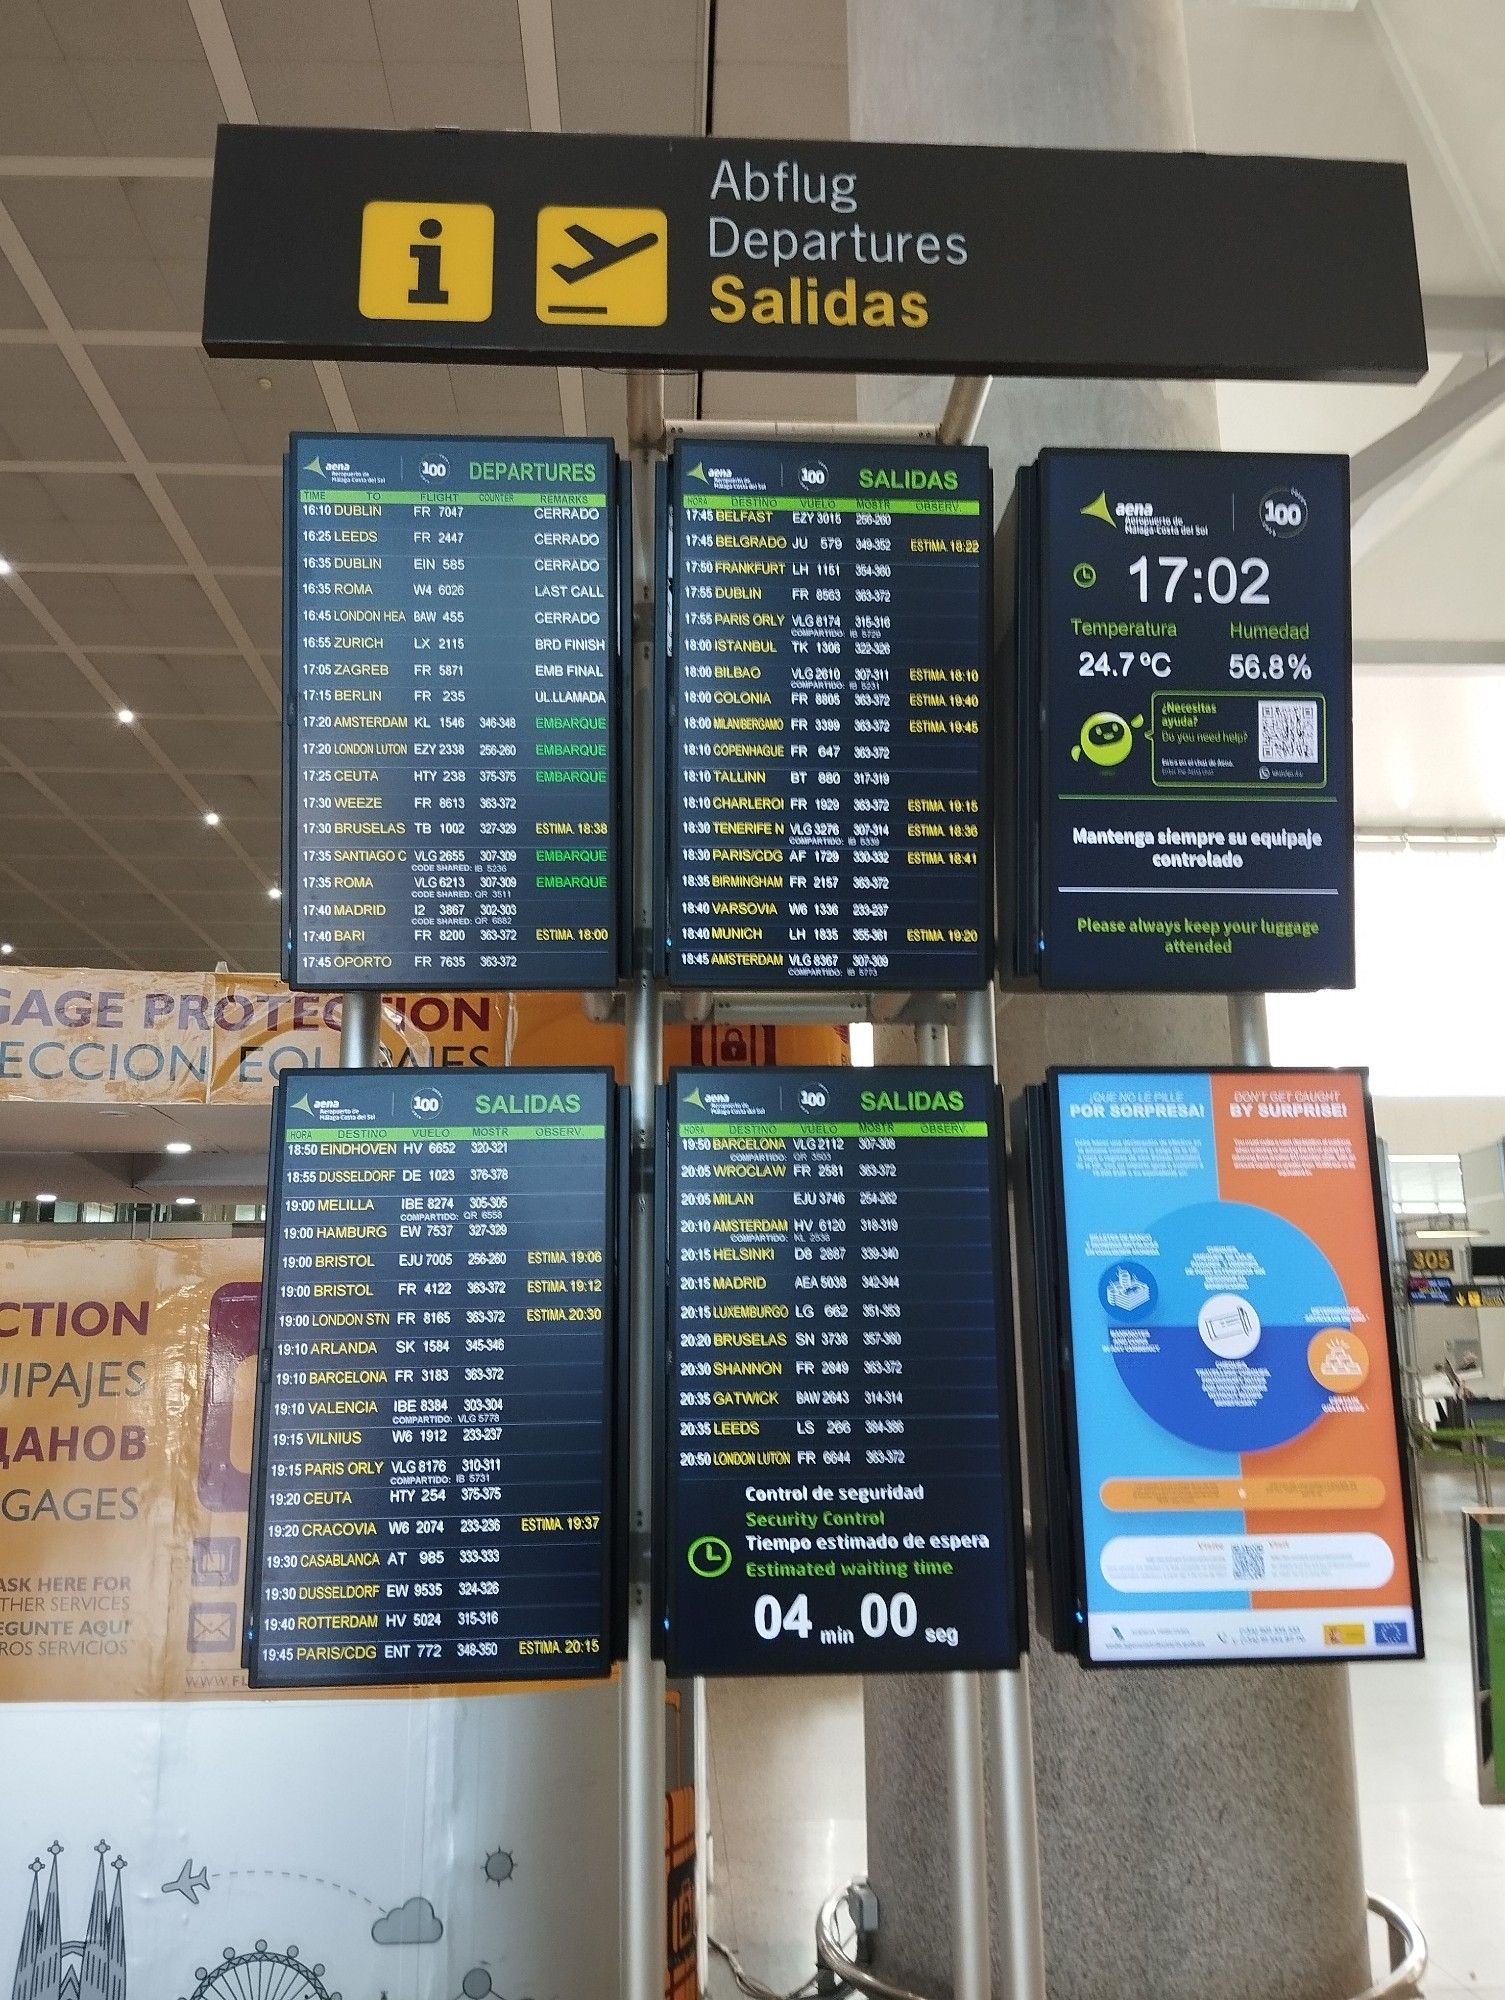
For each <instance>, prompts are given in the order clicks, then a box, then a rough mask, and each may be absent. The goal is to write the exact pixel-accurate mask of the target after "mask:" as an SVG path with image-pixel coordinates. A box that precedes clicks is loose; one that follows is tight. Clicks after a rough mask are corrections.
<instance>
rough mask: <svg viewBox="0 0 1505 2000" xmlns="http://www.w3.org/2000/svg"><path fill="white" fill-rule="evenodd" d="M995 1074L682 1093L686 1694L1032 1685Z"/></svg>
mask: <svg viewBox="0 0 1505 2000" xmlns="http://www.w3.org/2000/svg"><path fill="white" fill-rule="evenodd" d="M996 1100H997V1093H996V1088H995V1085H994V1082H993V1078H992V1075H991V1073H990V1072H988V1071H986V1070H982V1069H945V1070H935V1069H878V1070H866V1069H864V1070H852V1069H807V1070H801V1069H788V1070H752V1071H743V1072H728V1071H726V1070H724V1069H721V1070H691V1069H683V1070H676V1071H674V1072H673V1074H672V1076H671V1079H670V1083H669V1086H668V1092H667V1103H666V1106H665V1115H666V1119H667V1126H668V1131H667V1150H666V1151H665V1153H664V1158H665V1159H666V1161H667V1162H668V1174H667V1183H668V1190H669V1192H668V1194H667V1196H666V1199H665V1206H664V1210H663V1215H664V1228H665V1232H666V1237H665V1242H664V1245H663V1251H664V1267H665V1272H666V1286H667V1289H666V1307H665V1316H664V1325H665V1357H664V1360H665V1367H664V1376H663V1379H664V1383H665V1390H664V1395H665V1404H664V1410H663V1419H662V1425H661V1431H662V1435H661V1453H660V1457H661V1462H662V1464H663V1465H664V1468H665V1477H666V1482H667V1506H666V1509H665V1515H666V1520H665V1526H664V1544H663V1550H662V1555H661V1563H660V1576H661V1598H662V1603H661V1607H660V1608H661V1612H662V1615H663V1618H664V1622H665V1628H666V1657H667V1661H668V1665H669V1670H670V1671H671V1673H682V1674H785V1673H789V1674H808V1673H825V1672H829V1673H911V1672H913V1673H918V1672H935V1671H938V1670H949V1669H962V1668H965V1669H980V1668H989V1667H1003V1666H1007V1665H1011V1664H1014V1663H1015V1662H1016V1661H1017V1658H1018V1648H1019V1644H1020V1636H1019V1635H1020V1614H1019V1579H1020V1576H1021V1573H1022V1570H1021V1563H1020V1558H1019V1553H1018V1545H1017V1535H1018V1523H1019V1502H1018V1498H1017V1441H1016V1434H1015V1422H1014V1407H1015V1406H1014V1386H1013V1385H1014V1374H1013V1361H1012V1353H1011V1341H1010V1337H1009V1332H1008V1321H1007V1316H1006V1308H1005V1305H1004V1297H1005V1288H1006V1269H1005V1261H1006V1251H1005V1248H1004V1245H1005V1243H1006V1240H1007V1239H1006V1235H1005V1227H1004V1221H1003V1210H1002V1206H1001V1194H1000V1147H1001V1141H1000V1137H999V1130H998V1122H997V1114H996V1109H995V1107H996Z"/></svg>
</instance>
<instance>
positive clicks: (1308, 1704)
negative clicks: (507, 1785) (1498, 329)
mask: <svg viewBox="0 0 1505 2000" xmlns="http://www.w3.org/2000/svg"><path fill="white" fill-rule="evenodd" d="M848 41H849V55H850V79H851V130H852V136H853V137H854V138H859V139H890V140H916V141H919V140H936V141H952V142H965V141H974V142H980V143H992V144H1005V145H1007V144H1023V145H1087V146H1123V147H1146V148H1149V147H1158V148H1167V149H1170V148H1182V147H1189V146H1190V145H1192V144H1193V135H1192V127H1191V110H1190V95H1189V89H1188V79H1187V66H1186V47H1185V38H1184V27H1183V21H1182V13H1181V5H1180V0H924V4H923V5H916V4H915V0H856V4H854V5H852V6H850V7H849V9H848ZM935 195H936V197H937V199H938V200H940V201H941V202H942V206H944V189H941V188H937V189H936V190H935ZM938 226H943V225H939V224H938ZM1252 226H1257V221H1256V222H1255V223H1254V224H1253V225H1252ZM1123 250H1124V256H1125V257H1126V258H1132V256H1133V254H1134V246H1133V244H1132V242H1126V243H1125V244H1124V246H1123ZM1071 254H1072V250H1071V244H1070V242H1069V241H1063V242H1062V244H1061V247H1060V255H1061V258H1062V260H1063V263H1065V262H1067V261H1068V260H1069V259H1070V257H1071ZM1039 282H1040V283H1041V284H1049V283H1050V282H1051V273H1050V272H1049V271H1048V270H1045V271H1041V272H1040V273H1039ZM1000 310H1002V311H1004V312H1006V311H1007V310H1008V305H1007V301H1006V300H1005V301H1003V302H1002V304H1001V307H1000ZM943 398H944V388H943V385H941V384H939V383H933V382H932V383H926V382H919V381H915V380H906V379H904V378H876V379H870V380H864V382H863V383H862V384H861V387H860V396H859V408H860V411H861V414H862V415H863V416H865V417H871V418H879V417H883V418H905V419H910V420H921V419H923V418H926V417H933V416H934V415H935V413H936V412H937V411H939V409H940V408H941V404H942V401H943ZM980 441H981V442H983V443H985V444H986V445H987V446H988V447H989V449H990V451H991V453H992V457H993V472H994V478H995V480H996V482H997V487H998V498H999V503H1000V506H1001V505H1002V503H1003V502H1004V501H1005V500H1006V499H1007V497H1008V493H1009V489H1010V484H1011V480H1012V475H1013V470H1014V468H1015V467H1016V466H1018V465H1020V464H1023V463H1024V462H1025V461H1027V460H1029V459H1032V458H1033V457H1034V456H1035V453H1036V452H1037V451H1038V450H1039V448H1040V447H1041V446H1042V445H1045V444H1058V445H1065V444H1101V445H1143V446H1148V447H1167V446H1177V445H1181V446H1216V444H1217V442H1218V432H1217V412H1216V404H1215V401H1214V398H1213V393H1212V391H1211V389H1210V388H1208V387H1206V386H1202V385H1193V384H1184V383H1165V384H1158V383H1112V382H1106V383H1105V382H1046V381H1027V382H1010V381H1000V382H998V383H997V384H995V386H994V390H993V395H992V398H991V400H990V401H989V404H988V406H987V409H986V411H985V413H984V418H983V425H982V430H981V432H980ZM998 1039H999V1050H1000V1065H1001V1069H1002V1075H1003V1082H1004V1085H1005V1088H1006V1090H1007V1091H1008V1092H1009V1094H1010V1095H1011V1096H1012V1095H1013V1094H1014V1093H1016V1092H1017V1091H1018V1090H1019V1088H1020V1087H1021V1086H1023V1085H1024V1084H1026V1083H1029V1082H1033V1081H1036V1080H1038V1079H1039V1078H1040V1077H1041V1076H1043V1074H1044V1072H1045V1069H1046V1066H1047V1064H1049V1063H1052V1062H1059V1063H1074V1062H1080V1063H1094V1062H1101V1063H1118V1062H1122V1063H1126V1064H1132V1063H1178V1062H1184V1063H1199V1062H1226V1061H1227V1060H1228V1059H1229V1056H1230V1040H1229V1022H1228V1010H1227V1006H1226V1004H1225V1003H1224V1002H1223V1001H1222V1000H1220V999H1186V1000H1169V999H1163V998H1148V999H1147V998H1139V997H1135V996H1126V997H1114V996H1110V995H1105V996H1102V997H1060V998H1050V999H1043V998H1039V997H1036V996H1028V995H1013V996H1005V997H1004V998H1003V999H1002V1001H1001V1002H1000V1005H999V1011H998ZM1031 1683H1032V1690H1033V1695H1034V1727H1035V1766H1036V1784H1037V1788H1038V1793H1039V1805H1040V1815H1041V1840H1042V1865H1043V1876H1044V1896H1045V1920H1046V1933H1047V1940H1046V1957H1047V1968H1048V1974H1049V1986H1050V1993H1051V2000H1124V1996H1135V2000H1141V1996H1143V2000H1149V1996H1151V1995H1153V1996H1154V1997H1155V2000H1343V1996H1345V1995H1348V1994H1354V1993H1357V1992H1359V1991H1360V1990H1361V1989H1362V1988H1363V1987H1364V1986H1366V1985H1367V1984H1368V1980H1369V1972H1368V1954H1367V1949H1366V1943H1365V1919H1364V1894H1363V1877H1362V1872H1361V1863H1360V1855H1359V1841H1358V1824H1357V1815H1356V1808H1355V1800H1354V1770H1353V1744H1352V1733H1351V1728H1350V1721H1349V1708H1348V1684H1347V1672H1346V1669H1344V1668H1342V1667H1336V1666H1335V1667H1320V1666H1308V1667H1260V1668H1206V1669H1196V1668H1188V1669H1183V1670H1181V1671H1179V1672H1162V1671H1142V1670H1135V1671H1132V1672H1129V1671H1120V1672H1117V1673H1114V1672H1097V1673H1092V1674H1088V1673H1086V1672H1084V1671H1083V1670H1082V1669H1080V1668H1079V1667H1078V1666H1076V1664H1075V1663H1074V1662H1073V1661H1070V1660H1061V1659H1058V1658H1056V1657H1055V1656H1054V1655H1052V1654H1050V1653H1048V1652H1046V1651H1045V1650H1044V1649H1043V1648H1039V1649H1037V1650H1036V1651H1035V1653H1034V1655H1033V1658H1032V1661H1031ZM865 1692H866V1702H867V1797H868V1862H869V1873H870V1875H871V1878H872V1881H873V1884H874V1886H875V1888H876V1889H877V1891H878V1894H879V1897H880V1900H881V1905H882V1930H881V1943H880V1953H879V1961H878V1969H879V1971H880V1972H881V1974H882V1975H883V1976H884V1977H885V1978H888V1979H890V1980H893V1981H896V1982H898V1983H900V1984H902V1985H905V1986H909V1987H912V1988H915V1989H917V1990H918V1991H919V1992H922V1993H924V1994H926V1995H934V1996H944V1995H949V1993H950V1983H949V1982H950V1964H951V1955H950V1949H949V1945H948V1942H947V1926H948V1922H949V1896H948V1885H947V1881H946V1874H945V1868H946V1783H945V1767H944V1750H945V1737H944V1718H943V1715H942V1710H941V1698H940V1684H939V1682H938V1681H932V1680H928V1679H916V1680H909V1679H892V1680H883V1681H878V1680H870V1681H868V1682H867V1684H866V1691H865ZM995 1878H996V1871H995ZM1001 1962H1002V1961H1001V1959H1000V1955H999V1951H998V1937H997V1915H996V1909H995V1936H994V1965H995V1972H994V1981H995V1991H996V1992H997V1993H998V1994H999V1996H1000V2000H1006V1988H1005V1986H1004V1984H1003V1982H1002V1979H1001V1976H1000V1974H999V1971H998V1967H999V1965H1000V1964H1001Z"/></svg>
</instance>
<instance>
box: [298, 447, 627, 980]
mask: <svg viewBox="0 0 1505 2000" xmlns="http://www.w3.org/2000/svg"><path fill="white" fill-rule="evenodd" d="M340 437H341V434H340V433H339V432H334V431H293V432H292V433H290V435H289V437H288V448H287V450H286V451H285V452H284V453H283V456H282V696H281V720H280V726H281V756H280V759H279V768H278V778H279V797H280V812H281V827H280V843H279V851H280V856H281V866H282V877H281V882H282V897H281V901H280V903H279V906H278V914H279V918H280V921H281V934H280V953H279V961H278V962H279V966H280V969H281V974H282V978H283V981H284V983H285V984H286V985H287V986H288V987H289V988H290V989H291V991H293V992H294V993H328V992H342V993H473V992H477V991H487V990H492V991H512V992H518V993H550V992H558V991H560V990H561V986H560V982H559V981H558V980H557V979H544V978H540V977H538V976H536V975H534V976H527V974H526V971H525V968H524V967H522V966H520V965H519V966H513V967H511V968H509V969H508V976H507V978H506V980H505V981H504V982H503V983H502V985H501V986H500V987H498V986H496V985H495V983H493V985H492V986H491V987H489V988H488V987H487V986H486V985H485V983H484V978H483V974H484V971H485V970H486V969H485V968H478V969H476V970H473V971H471V972H468V973H467V972H456V973H454V974H453V975H452V976H446V975H445V974H444V973H443V972H442V971H441V972H439V973H438V974H435V973H434V972H433V971H432V970H430V969H423V970H420V969H419V968H418V967H416V966H408V967H403V966H394V967H393V968H392V969H391V971H390V972H389V973H387V974H384V975H383V976H381V977H379V978H376V977H372V976H370V975H367V976H364V977H356V976H349V977H347V976H345V975H344V974H341V975H339V976H337V977H336V978H334V979H333V980H331V979H330V977H329V976H327V975H321V976H319V977H318V978H308V979H300V978H299V976H298V975H299V972H300V970H301V966H300V961H299V948H298V946H299V935H300V931H301V928H302V926H301V921H300V912H301V909H302V895H301V880H302V877H301V872H300V870H299V867H298V838H297V825H296V822H297V817H298V788H297V783H296V772H297V755H298V709H297V704H298V686H299V654H298V619H297V615H296V605H297V601H298V584H299V570H298V564H297V557H296V538H297V467H298V465H299V463H300V462H301V458H302V449H301V448H302V446H303V445H304V444H305V443H313V442H317V443H319V444H321V445H322V444H327V443H330V442H339V440H340ZM361 437H362V439H363V441H364V442H366V443H367V444H431V445H433V446H434V447H435V448H436V450H440V451H443V450H447V449H464V448H468V447H471V446H484V447H486V448H488V449H490V450H492V451H495V450H496V449H497V448H498V447H512V446H516V447H519V448H521V449H523V450H531V449H534V448H536V449H538V450H541V451H558V450H559V449H560V447H561V443H562V442H563V443H565V444H580V445H590V446H595V447H599V448H600V449H602V450H604V451H605V452H606V454H607V464H606V481H605V485H606V515H607V522H606V532H605V534H604V535H603V537H602V544H603V549H604V551H605V554H606V559H607V562H608V565H609V574H608V577H607V583H606V601H607V604H608V607H609V608H610V614H611V626H610V636H609V644H608V654H607V704H606V742H607V787H606V790H607V819H608V822H609V831H608V833H607V838H606V850H607V855H606V872H607V877H608V888H607V892H606V895H607V904H608V907H609V909H610V911H611V924H612V935H611V938H610V939H609V940H608V943H607V949H606V953H605V957H604V963H603V970H605V971H606V972H607V973H608V974H609V976H608V977H607V978H606V979H605V980H604V981H601V982H599V983H595V982H593V983H588V984H587V985H586V986H584V987H577V988H574V989H565V990H577V991H599V990H607V989H609V988H614V987H616V986H618V985H620V983H621V981H622V980H623V979H624V978H625V977H626V974H627V972H628V970H629V967H630V965H631V959H632V953H631V940H632V930H633V909H632V873H633V812H632V783H633V756H634V742H633V728H632V714H633V701H632V632H633V622H632V620H633V605H632V554H631V550H632V465H631V461H630V460H628V459H625V458H623V457H622V456H621V454H620V453H619V452H618V450H617V446H616V441H615V439H613V438H611V437H608V436H604V435H602V436H597V437H583V438H578V439H565V440H561V439H559V438H557V437H556V438H542V437H523V436H514V435H507V436H491V437H488V436H485V435H481V434H477V433H474V432H455V433H439V432H433V433H430V432H427V431H367V432H362V433H361ZM519 901H521V898H519Z"/></svg>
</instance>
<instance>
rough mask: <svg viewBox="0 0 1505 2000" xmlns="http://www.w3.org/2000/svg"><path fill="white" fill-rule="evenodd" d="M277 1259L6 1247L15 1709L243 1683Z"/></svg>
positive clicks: (220, 1246) (1, 1607) (3, 1660)
mask: <svg viewBox="0 0 1505 2000" xmlns="http://www.w3.org/2000/svg"><path fill="white" fill-rule="evenodd" d="M260 1292H261V1244H260V1242H259V1241H258V1240H256V1239H251V1238H224V1239H212V1238H211V1239H202V1240H198V1241H179V1242H163V1243H152V1242H144V1241H142V1242H124V1241H120V1240H113V1241H112V1240H99V1239H94V1240H92V1241H74V1242H64V1243H55V1244H54V1243H39V1242H37V1241H36V1240H35V1239H32V1240H30V1241H22V1242H11V1243H5V1244H0V1557H3V1564H0V1567H3V1571H4V1574H3V1575H0V1701H84V1700H87V1701H142V1700H161V1699H164V1698H168V1699H171V1698H174V1697H181V1696H184V1695H191V1694H222V1693H227V1692H233V1691H234V1690H235V1689H236V1688H239V1687H243V1686H244V1684H245V1683H244V1679H243V1677H242V1676H241V1674H240V1672H239V1665H240V1599H241V1585H242V1578H243V1565H244V1561H245V1529H246V1506H247V1502H248V1499H249V1496H250V1442H251V1408H252V1402H253V1398H254V1392H255V1369H256V1347H257V1320H258V1308H259V1302H260Z"/></svg>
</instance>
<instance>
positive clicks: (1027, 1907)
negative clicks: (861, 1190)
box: [953, 986, 1045, 2000]
mask: <svg viewBox="0 0 1505 2000" xmlns="http://www.w3.org/2000/svg"><path fill="white" fill-rule="evenodd" d="M993 1007H994V1001H993V989H992V987H991V986H985V987H984V988H983V989H982V991H981V992H979V993H963V994H960V995H959V996H958V1000H957V1020H956V1033H955V1036H954V1040H953V1046H954V1049H955V1054H956V1059H957V1061H958V1062H963V1063H976V1064H978V1065H980V1066H981V1067H982V1068H984V1069H987V1070H990V1071H992V1072H993V1073H994V1074H995V1075H996V1074H997V1070H998V1044H997V1028H996V1023H995V1017H994V1012H993ZM999 1226H1000V1228H1001V1227H1002V1218H1001V1217H1000V1219H999ZM981 1682H982V1696H983V1700H984V1702H985V1703H986V1704H987V1709H988V1714H989V1718H990V1720H991V1723H992V1743H991V1745H990V1767H991V1770H992V1776H993V1850H994V1853H995V1855H996V1857H997V1860H996V1864H995V1865H996V1869H997V1878H998V1919H999V1931H1000V1939H999V1942H1000V1946H1001V1949H1002V1953H1003V1964H1004V1993H1005V1995H1006V2000H1045V1919H1044V1915H1043V1912H1042V1908H1041V1901H1040V1832H1039V1824H1038V1819H1037V1815H1036V1809H1035V1747H1034V1732H1033V1729H1032V1727H1031V1722H1030V1699H1029V1662H1028V1660H1027V1659H1026V1660H1021V1661H1020V1663H1019V1666H1018V1668H1017V1670H1016V1671H1015V1672H1013V1673H1003V1674H985V1675H983V1676H981Z"/></svg>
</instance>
